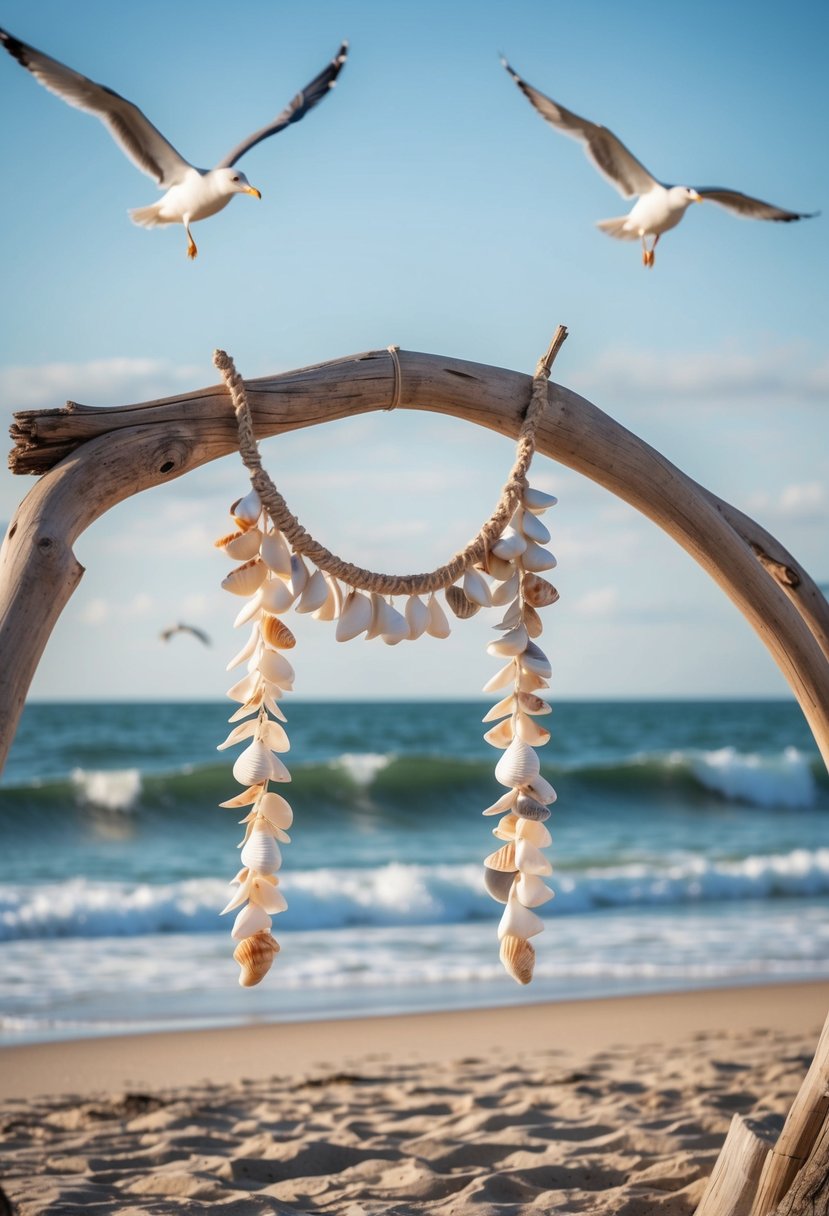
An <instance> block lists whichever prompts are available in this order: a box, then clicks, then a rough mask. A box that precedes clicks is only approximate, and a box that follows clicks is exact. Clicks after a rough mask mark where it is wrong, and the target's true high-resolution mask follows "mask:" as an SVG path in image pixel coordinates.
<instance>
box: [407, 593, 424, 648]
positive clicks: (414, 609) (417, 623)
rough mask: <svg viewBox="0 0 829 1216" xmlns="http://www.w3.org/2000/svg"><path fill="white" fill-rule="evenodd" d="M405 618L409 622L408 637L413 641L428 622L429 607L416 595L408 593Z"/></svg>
mask: <svg viewBox="0 0 829 1216" xmlns="http://www.w3.org/2000/svg"><path fill="white" fill-rule="evenodd" d="M406 620H407V621H408V623H409V637H410V638H411V640H412V641H413V642H414V641H416V640H417V639H418V638H419V637H420V636H421V634H422V633H424V632H425V631H426V626H427V625H428V624H429V609H428V608H427V607H426V605H425V604H424V603H423V600H422V599H421V598H420V597H419V596H417V595H410V596H409V598H408V599H407V600H406Z"/></svg>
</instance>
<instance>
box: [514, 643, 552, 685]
mask: <svg viewBox="0 0 829 1216" xmlns="http://www.w3.org/2000/svg"><path fill="white" fill-rule="evenodd" d="M519 662H520V663H521V666H522V667H523V668H524V670H525V671H531V672H532V673H533V675H536V676H541V678H542V679H543V680H548V679H549V678H550V676H551V675H552V674H553V669H552V667H551V666H550V660H549V659H548V658H547V656H546V654H545V653H544V651H543V650H542V649H541V647H540V646H537V645H536V643H535V642H530V643H529V644H528V645H527V647H526V648H525V650H524V652H523V653H522V655H521V658H520V659H519Z"/></svg>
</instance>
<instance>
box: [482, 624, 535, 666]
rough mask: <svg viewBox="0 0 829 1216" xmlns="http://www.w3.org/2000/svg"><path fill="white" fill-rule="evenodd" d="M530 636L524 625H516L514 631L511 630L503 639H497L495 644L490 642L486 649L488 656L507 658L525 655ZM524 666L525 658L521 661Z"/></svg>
mask: <svg viewBox="0 0 829 1216" xmlns="http://www.w3.org/2000/svg"><path fill="white" fill-rule="evenodd" d="M529 640H530V639H529V635H528V633H527V631H526V629H525V628H524V626H523V625H516V626H515V628H514V629H510V630H509V631H508V632H507V633H505V634H504V636H503V637H500V638H496V640H495V641H494V642H490V643H489V645H488V646H487V648H486V652H487V654H491V655H494V656H495V657H499V656H502V657H504V658H506V657H507V656H509V655H523V653H524V651H525V650H526V649H527V644H528V642H529ZM521 662H522V665H523V658H522V660H521Z"/></svg>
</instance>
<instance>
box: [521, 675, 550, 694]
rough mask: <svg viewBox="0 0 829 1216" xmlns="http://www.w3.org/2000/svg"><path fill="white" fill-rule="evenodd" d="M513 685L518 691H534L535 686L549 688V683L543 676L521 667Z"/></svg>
mask: <svg viewBox="0 0 829 1216" xmlns="http://www.w3.org/2000/svg"><path fill="white" fill-rule="evenodd" d="M515 687H516V689H517V691H518V692H535V690H536V689H537V688H549V687H550V685H549V684H548V682H547V681H546V680H545V679H544V677H543V676H539V675H536V673H535V672H534V671H524V670H523V669H521V670H520V672H519V675H518V679H517V680H516V681H515Z"/></svg>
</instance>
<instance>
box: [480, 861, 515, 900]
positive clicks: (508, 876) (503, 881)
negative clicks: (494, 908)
mask: <svg viewBox="0 0 829 1216" xmlns="http://www.w3.org/2000/svg"><path fill="white" fill-rule="evenodd" d="M514 882H515V871H509V870H489V869H486V868H485V869H484V886H485V887H486V889H487V891H488V892H489V894H490V895H491V896H492V898H493V899H497V900H498V903H499V904H505V903H506V902H507V900H508V899H509V896H510V891H511V890H512V884H513V883H514Z"/></svg>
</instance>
